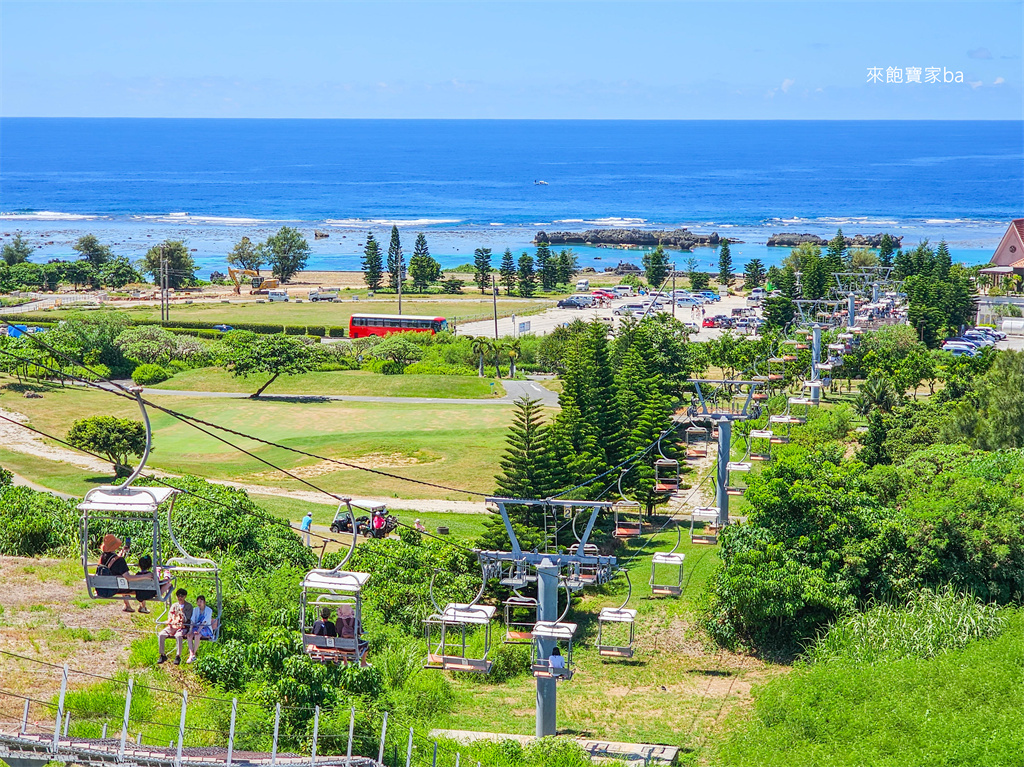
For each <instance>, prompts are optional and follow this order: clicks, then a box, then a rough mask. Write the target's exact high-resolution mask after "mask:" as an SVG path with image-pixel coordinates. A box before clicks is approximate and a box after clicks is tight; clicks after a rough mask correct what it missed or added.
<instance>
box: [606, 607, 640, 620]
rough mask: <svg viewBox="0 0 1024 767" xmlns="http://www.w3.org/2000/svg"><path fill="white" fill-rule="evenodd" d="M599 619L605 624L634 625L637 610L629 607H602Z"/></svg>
mask: <svg viewBox="0 0 1024 767" xmlns="http://www.w3.org/2000/svg"><path fill="white" fill-rule="evenodd" d="M597 619H598V620H599V621H602V622H604V623H632V622H633V621H634V620H635V619H636V610H632V609H630V608H628V607H602V608H601V612H600V613H599V614H598V616H597Z"/></svg>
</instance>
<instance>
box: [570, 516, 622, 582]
mask: <svg viewBox="0 0 1024 767" xmlns="http://www.w3.org/2000/svg"><path fill="white" fill-rule="evenodd" d="M573 532H575V529H574V530H573ZM568 553H569V555H570V556H576V555H578V554H582V555H583V556H585V557H597V556H598V555H599V553H600V551H599V550H598V548H597V545H596V544H593V543H586V544H583V551H582V552H581V551H580V544H579V542H577V543H574V544H573V545H572V546H570V547H569V549H568ZM610 574H611V565H610V564H607V565H605V564H601V563H600V562H598V563H596V564H591V563H589V562H573V563H572V564H571V565H570V566H569V573H568V574H567V575H566V577H565V584H566V586H567V587H568V588H569V590H570V591H579V590H580V589H582V588H584V587H585V586H596V585H599V584H602V583H607V582H608V580H609V577H610Z"/></svg>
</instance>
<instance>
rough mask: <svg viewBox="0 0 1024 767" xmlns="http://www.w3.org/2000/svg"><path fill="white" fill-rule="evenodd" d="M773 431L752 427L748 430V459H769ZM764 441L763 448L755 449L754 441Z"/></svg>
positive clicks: (770, 457) (770, 456)
mask: <svg viewBox="0 0 1024 767" xmlns="http://www.w3.org/2000/svg"><path fill="white" fill-rule="evenodd" d="M774 436H775V433H774V432H773V431H772V430H771V429H752V430H751V431H750V460H751V461H770V460H771V459H772V437H774ZM755 440H757V441H759V442H763V443H764V449H763V450H756V449H755V445H754V441H755Z"/></svg>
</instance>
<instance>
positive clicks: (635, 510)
mask: <svg viewBox="0 0 1024 767" xmlns="http://www.w3.org/2000/svg"><path fill="white" fill-rule="evenodd" d="M612 514H613V515H614V519H615V537H616V538H636V537H638V536H640V535H642V534H643V528H644V522H643V514H642V512H641V511H640V504H639V503H637V502H636V501H630V500H627V499H623V500H621V501H616V502H615V503H613V504H612Z"/></svg>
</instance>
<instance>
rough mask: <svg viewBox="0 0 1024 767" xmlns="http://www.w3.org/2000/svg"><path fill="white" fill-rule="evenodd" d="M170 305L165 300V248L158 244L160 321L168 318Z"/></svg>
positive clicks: (165, 320)
mask: <svg viewBox="0 0 1024 767" xmlns="http://www.w3.org/2000/svg"><path fill="white" fill-rule="evenodd" d="M170 314H171V307H170V306H169V305H168V300H167V248H166V246H164V245H161V246H160V321H161V322H167V321H168V320H169V319H170Z"/></svg>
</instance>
